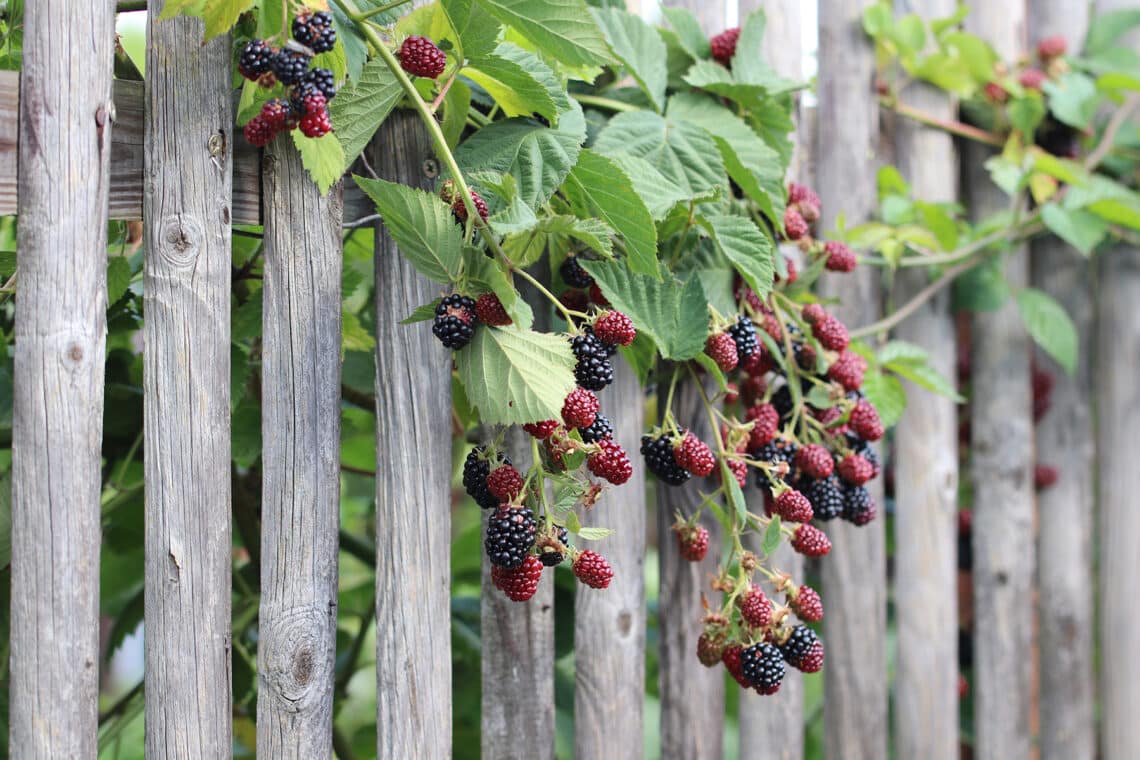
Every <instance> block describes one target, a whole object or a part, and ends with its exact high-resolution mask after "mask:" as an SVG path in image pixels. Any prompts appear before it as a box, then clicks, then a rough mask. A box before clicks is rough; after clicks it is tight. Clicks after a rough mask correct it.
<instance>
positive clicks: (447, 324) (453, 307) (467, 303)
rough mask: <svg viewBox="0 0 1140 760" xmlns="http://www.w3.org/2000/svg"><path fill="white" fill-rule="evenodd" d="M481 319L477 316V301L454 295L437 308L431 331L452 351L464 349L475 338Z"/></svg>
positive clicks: (457, 294) (441, 302) (445, 299)
mask: <svg viewBox="0 0 1140 760" xmlns="http://www.w3.org/2000/svg"><path fill="white" fill-rule="evenodd" d="M478 323H479V317H478V316H477V315H476V314H475V299H473V298H468V297H467V296H464V295H460V294H459V293H452V294H451V295H449V296H447V297H446V298H444V299H443V300H442V301H440V302H439V305H437V306H436V307H435V322H434V324H432V327H431V331H432V333H433V334H434V335H435V337H437V338H439V341H440V343H442V344H443V345H445V346H446V347H448V348H450V349H452V350H458V349H460V348H463V347H464V346H466V345H467V344H468V343H470V342H471V339H472V338H473V337H475V326H476V325H477V324H478Z"/></svg>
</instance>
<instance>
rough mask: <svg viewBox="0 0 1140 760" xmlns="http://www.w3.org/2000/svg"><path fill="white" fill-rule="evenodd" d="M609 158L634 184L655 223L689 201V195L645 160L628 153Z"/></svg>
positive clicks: (635, 190)
mask: <svg viewBox="0 0 1140 760" xmlns="http://www.w3.org/2000/svg"><path fill="white" fill-rule="evenodd" d="M608 158H609V159H610V160H611V161H613V162H615V163H616V164H617V165H618V166H620V167H621V170H622V171H623V172H625V174H626V176H627V177H629V179H630V181H631V182H633V189H634V192H636V193H637V195H638V197H640V198H641V200H642V201H644V202H645V207H646V208H648V209H649V213H650V214H651V215H652V216H653V219H654V221H660V220H662V219H664V218H665V216H666V215H667V214H668V213H669V211H670V209H672V208H673V207H674V206H676V205H677V204H678V203H680V202H681V201H685V200H687V199H688V194H687V193H686V192H685V191H684V190H683V189H681V188H680V187H678V186H677V185H675V184H673V183H672V182H670V181H669V180H667V179H665V177H664V175H662V174H661V172H659V171H657V167H656V166H654V165H653V164H652V163H651V162H649V161H646V160H645V159H644V158H637V157H636V156H631V155H629V154H628V153H619V154H616V155H611V156H608Z"/></svg>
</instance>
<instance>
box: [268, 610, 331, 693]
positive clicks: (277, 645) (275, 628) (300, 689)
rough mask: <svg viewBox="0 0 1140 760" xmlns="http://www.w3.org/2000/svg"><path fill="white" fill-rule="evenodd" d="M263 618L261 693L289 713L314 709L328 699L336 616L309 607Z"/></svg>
mask: <svg viewBox="0 0 1140 760" xmlns="http://www.w3.org/2000/svg"><path fill="white" fill-rule="evenodd" d="M265 618H266V621H265V622H266V624H267V625H265V627H264V629H263V632H262V642H261V651H262V658H261V662H260V663H259V669H260V671H261V672H260V674H259V676H260V680H261V686H262V691H261V693H262V694H266V695H268V696H270V697H271V698H272V699H274V700H275V701H277V702H278V703H279V704H280V705H281V706H283V707H284V708H285V709H286V710H289V711H291V712H302V711H305V710H311V709H315V708H316V707H317V706H318V705H320V704H321V702H322V701H323V700H325V699H326V696H330V695H331V690H330V689H329V688H328V687H329V686H330V685H331V683H332V676H333V656H334V653H333V642H334V639H333V636H334V631H335V626H336V613H335V612H334V613H333V614H332V615H331V616H330V615H329V612H328V609H327V607H325V606H324V605H310V606H306V607H294V608H292V609H288V610H282V611H279V612H268V613H267V614H266V615H265ZM330 698H331V696H330Z"/></svg>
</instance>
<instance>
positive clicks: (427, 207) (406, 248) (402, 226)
mask: <svg viewBox="0 0 1140 760" xmlns="http://www.w3.org/2000/svg"><path fill="white" fill-rule="evenodd" d="M353 179H354V180H355V181H356V184H357V185H358V186H359V187H360V189H361V190H363V191H364V193H365V194H366V195H367V196H368V197H369V198H371V199H372V201H373V202H374V203H375V204H376V210H377V211H378V212H379V214H380V216H381V217H383V219H384V225H385V226H386V227H387V228H388V233H389V234H390V235H391V236H392V238H393V239H394V240H395V241H396V245H398V246H399V247H400V253H402V254H403V255H404V256H405V257H406V258H407V259H408V261H410V262H411V263H412V266H414V267H415V268H416V270H417V271H419V273H420V274H422V275H423V276H424V277H427V278H429V279H431V280H435V281H436V282H441V283H444V284H450V283H452V282H455V281H456V280H458V279H459V274H460V272H461V271H462V269H463V235H462V233H461V232H460V228H459V225H457V224H456V223H455V218H454V216H453V215H452V213H451V207H450V206H448V205H447V204H446V203H444V202H443V201H441V200H440V199H439V196H437V195H434V194H432V193H427V192H424V191H423V190H417V189H415V188H413V187H408V186H407V185H402V184H399V183H396V182H385V181H384V180H382V179H367V178H365V177H360V176H354V177H353Z"/></svg>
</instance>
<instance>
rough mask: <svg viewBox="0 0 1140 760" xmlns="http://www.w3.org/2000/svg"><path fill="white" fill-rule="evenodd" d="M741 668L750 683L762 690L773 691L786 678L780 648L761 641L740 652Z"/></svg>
mask: <svg viewBox="0 0 1140 760" xmlns="http://www.w3.org/2000/svg"><path fill="white" fill-rule="evenodd" d="M740 670H741V672H742V673H743V674H744V678H745V679H747V681H748V683H750V684H752V685H753V686H754V687H756V688H757V689H760V690H761V691H771V690H773V689H775V688H776V687H778V686H779V685H780V682H781V681H783V680H784V670H785V668H784V662H783V659H782V658H781V657H780V650H779V649H777V648H776V647H775V646H774V645H773V644H769V643H768V642H766V641H761V642H760V643H759V644H753V645H752V646H750V647H746V648H745V649H744V651H742V652H741V653H740Z"/></svg>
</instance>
